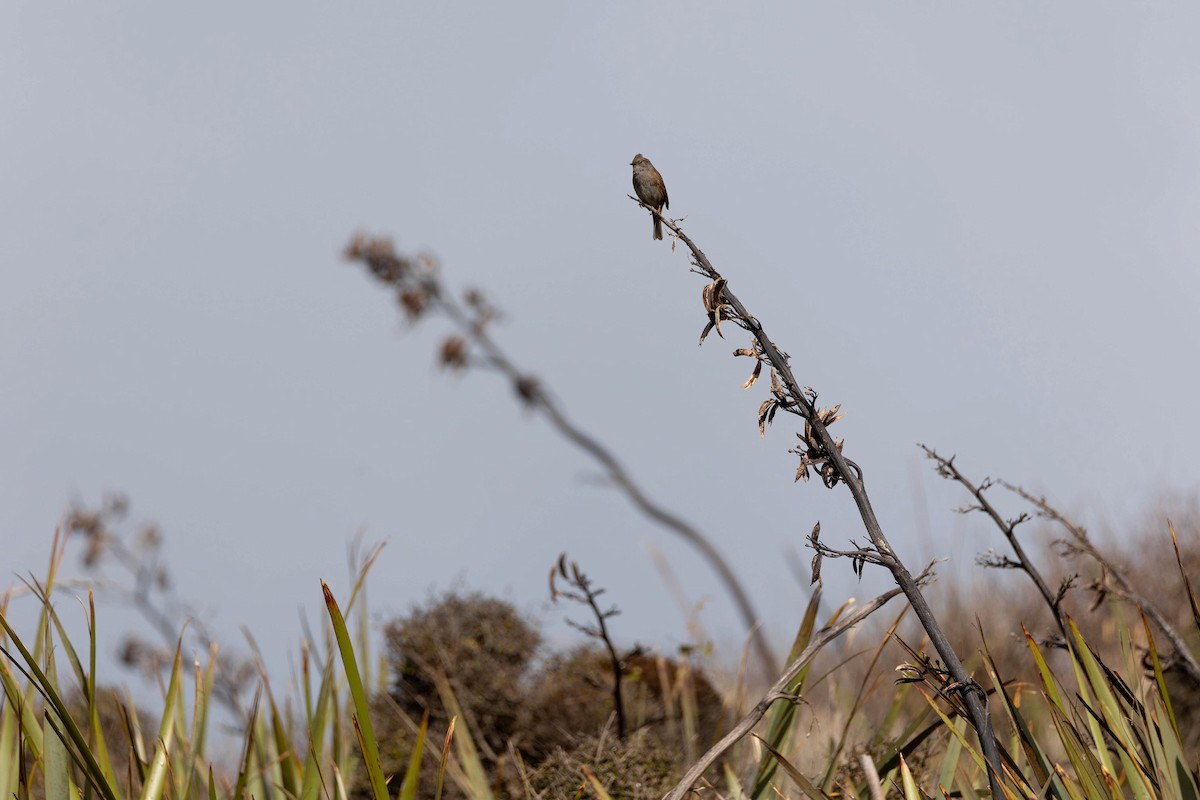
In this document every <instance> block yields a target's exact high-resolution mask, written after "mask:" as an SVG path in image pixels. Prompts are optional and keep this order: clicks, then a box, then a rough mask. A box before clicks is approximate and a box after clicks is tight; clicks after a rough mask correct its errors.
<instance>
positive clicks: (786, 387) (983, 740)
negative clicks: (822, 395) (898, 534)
mask: <svg viewBox="0 0 1200 800" xmlns="http://www.w3.org/2000/svg"><path fill="white" fill-rule="evenodd" d="M630 199H631V200H633V201H634V202H636V203H637V204H638V205H640V206H641V207H642V208H645V209H646V210H648V211H650V212H651V213H652V214H654V215H655V216H656V217H658V218H660V219H661V220H662V223H663V225H665V226H666V227H667V228H669V229H670V230H671V232H672V233H673V235H674V238H676V239H677V240H678V241H680V242H683V244H684V245H685V246H687V248H688V250H690V251H691V254H692V262H691V263H692V268H693V271H694V272H698V273H700V274H701V275H703V276H705V277H706V278H708V279H709V280H710V281H712V282H711V283H710V284H709V285H708V286H706V287H705V290H704V294H703V300H704V306H705V311H706V312H707V314H708V324H707V325H706V326H705V328H704V331H703V333H702V334H701V336H700V340H701V342H703V341H704V337H705V336H707V335H708V334H709V332H710V331H713V330H715V331H716V332H717V333H718V335H723V334H721V322H722V321H732V322H733V323H734V324H736V325H738V326H739V327H741V328H743V329H744V330H746V331H748V332H749V333H750V335H751V336H752V337H753V338H754V342H753V345H752V347H750V348H744V349H740V350H737V351H735V355H739V356H746V357H751V358H754V359H755V362H756V364H755V368H754V373H753V374H752V375H751V377H750V379H749V380H748V381H747V382H746V387H747V388H748V387H749V386H751V385H753V384H754V382H755V381H756V380H757V378H758V375H759V373H760V372H761V369H762V365H763V363H767V364H769V365H770V367H771V398H770V399H768V400H767V401H765V402H764V403H763V404H762V405H761V406H760V407H759V415H758V419H759V430H760V431H762V430H763V429H764V427H765V425H766V424H769V423H770V422H771V421H772V420H773V419H774V416H775V414H776V412H777V411H779V410H783V411H786V412H789V413H792V414H796V415H798V416H800V417H803V418H804V434H803V435H799V434H797V436H798V438H799V439H800V444H799V445H798V446H797V448H796V449H795V450H794V451H793V452H796V453H797V454H798V455H799V456H800V466H799V468H798V469H797V474H796V477H797V479H806V478H807V477H808V475H809V471H810V469H811V470H816V471H817V472H818V474H819V475H820V477H821V479H822V481H823V482H824V483H825V485H826V486H828V487H830V488H832V487H834V486H836V485H837V484H838V483H839V482H841V483H845V484H846V486H847V487H848V488H849V489H850V494H851V495H852V496H853V497H854V502H855V505H856V506H857V507H858V512H859V516H860V517H861V518H862V521H863V526H864V527H865V528H866V530H867V535H868V536H869V537H870V540H871V545H872V546H873V547H874V549H875V557H876V558H877V559H878V562H877V563H879V564H881V565H883V566H885V567H887V569H888V570H889V571H890V572H891V573H892V577H893V579H894V580H895V581H896V584H897V585H898V586H899V587H900V589H901V590H902V591H903V592H904V595H905V596H906V597H907V598H908V601H909V603H910V604H911V605H912V608H913V611H914V612H915V613H916V615H917V618H918V619H919V620H920V621H921V626H922V627H923V628H924V629H925V632H926V633H927V634H928V635H929V640H930V641H931V642H932V643H933V646H934V647H935V648H936V649H937V651H938V654H939V655H941V657H942V661H943V662H944V663H945V664H946V667H947V669H948V670H949V671H950V673H951V675H953V677H954V680H955V681H956V682H958V683H960V684H961V685H963V686H964V687H973V689H974V690H972V691H965V692H964V693H963V700H964V703H965V704H966V706H967V709H968V711H969V713H970V719H971V723H972V725H973V726H974V728H975V731H976V733H977V734H978V736H979V741H980V745H981V748H982V750H983V754H984V757H985V759H986V761H987V765H988V783H989V785H990V788H991V793H992V796H993V797H994V798H996V799H997V800H999V798H1000V797H1002V796H1003V795H1002V789H1001V787H1000V780H1001V776H1002V775H1003V771H1002V767H1001V760H1000V750H999V747H998V746H997V744H996V737H995V732H994V731H993V729H992V724H991V720H990V718H989V715H988V709H987V695H986V693H985V692H984V691H983V689H982V688H981V687H979V685H978V684H976V683H975V682H974V681H973V680H972V679H971V677H970V675H969V674H968V673H967V671H966V668H965V667H964V666H963V664H962V661H961V659H959V657H958V654H957V653H956V652H955V651H954V647H953V645H952V644H951V643H950V640H949V638H948V637H947V636H946V634H945V633H944V632H943V631H942V628H941V625H940V624H939V623H938V621H937V618H936V617H935V616H934V614H933V610H932V609H931V608H930V606H929V603H928V601H927V600H926V599H925V595H924V594H923V593H922V592H921V588H920V586H919V585H918V583H917V581H916V580H915V579H914V578H913V576H912V573H910V572H909V571H908V568H907V567H905V566H904V563H903V562H902V561H901V560H900V558H899V557H898V556H897V555H896V552H895V551H894V550H893V549H892V546H891V544H890V543H889V542H888V540H887V537H886V536H885V535H884V533H883V528H882V526H881V525H880V524H879V519H878V518H877V517H876V516H875V510H874V509H873V508H872V507H871V501H870V498H869V497H868V496H867V491H866V488H865V485H864V482H863V474H862V470H861V469H860V468H859V467H858V465H857V464H855V463H854V462H852V461H850V460H849V459H847V458H846V457H845V456H843V455H842V443H841V442H840V441H839V440H835V439H834V438H833V437H832V436H831V435H830V433H829V430H828V426H829V425H831V424H833V423H834V422H836V421H837V420H838V419H839V418H840V415H839V414H838V408H839V407H838V406H834V407H832V408H818V407H817V406H816V403H815V399H816V392H814V391H813V390H812V389H810V388H807V387H804V386H803V385H802V384H800V382H799V381H797V380H796V377H795V375H794V374H793V373H792V368H791V364H790V363H789V360H788V357H787V355H786V354H785V353H783V352H782V351H780V350H779V348H778V347H776V346H775V343H774V342H772V341H771V339H770V338H769V337H768V336H767V334H766V331H764V330H763V326H762V324H761V323H760V322H759V321H758V319H756V318H755V317H754V316H753V315H752V314H750V312H749V311H747V310H746V307H745V306H744V305H743V304H742V302H741V301H740V300H739V299H738V298H737V297H736V296H735V295H734V294H733V292H732V291H730V289H729V285H728V282H727V281H726V280H725V278H724V277H722V276H721V274H720V273H719V272H717V270H716V269H715V268H714V267H713V265H712V262H711V261H709V259H708V256H706V255H704V253H703V251H701V250H700V248H699V247H697V246H696V243H695V242H693V241H692V240H691V239H690V238H689V237H688V236H687V234H685V233H684V232H683V230H682V229H681V228H680V227H679V225H678V224H677V223H676V222H675V221H674V220H671V219H669V218H667V217H664V216H663V215H662V214H660V213H658V212H657V211H655V210H654V209H652V208H650V207H649V206H647V205H646V204H645V203H642V202H641V201H640V200H638V199H637V198H636V197H633V196H632V195H630Z"/></svg>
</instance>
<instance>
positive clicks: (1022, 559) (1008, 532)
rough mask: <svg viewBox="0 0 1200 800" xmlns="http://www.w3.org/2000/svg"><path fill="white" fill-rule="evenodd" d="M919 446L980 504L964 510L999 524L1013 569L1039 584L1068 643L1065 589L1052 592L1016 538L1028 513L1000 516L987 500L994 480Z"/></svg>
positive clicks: (1007, 563)
mask: <svg viewBox="0 0 1200 800" xmlns="http://www.w3.org/2000/svg"><path fill="white" fill-rule="evenodd" d="M918 447H920V448H921V449H922V450H924V451H925V455H926V456H927V457H928V458H929V459H930V460H932V461H933V462H934V463H935V464H937V472H938V474H939V475H941V476H942V477H944V478H947V479H948V480H952V481H955V482H957V483H959V484H961V485H962V486H963V488H965V489H966V490H967V491H968V492H970V493H971V496H972V497H974V498H975V501H976V502H977V503H978V505H975V506H971V507H969V508H967V509H965V510H969V511H981V512H983V513H984V514H986V515H987V516H988V517H989V518H990V519H991V520H992V522H994V523H995V525H996V527H997V528H999V529H1000V532H1001V533H1002V534H1004V538H1005V539H1007V540H1008V545H1009V547H1011V548H1012V551H1013V553H1014V554H1015V555H1016V557H1017V561H1016V564H1015V567H1014V568H1016V569H1020V570H1021V571H1022V572H1024V573H1025V574H1026V575H1028V576H1029V579H1030V580H1031V581H1033V585H1034V586H1036V587H1037V590H1038V593H1039V594H1040V595H1041V596H1042V599H1043V600H1045V601H1046V605H1047V606H1049V607H1050V612H1051V613H1052V614H1053V615H1054V621H1055V623H1056V624H1057V625H1058V629H1059V632H1060V633H1061V634H1062V637H1063V639H1064V640H1065V641H1068V642H1069V641H1070V636H1068V634H1067V623H1066V619H1065V614H1064V613H1063V609H1062V601H1063V598H1064V593H1063V592H1062V591H1058V592H1052V591H1050V586H1049V584H1047V583H1046V579H1045V578H1043V577H1042V573H1041V571H1040V570H1038V568H1037V567H1036V566H1035V565H1034V563H1033V560H1032V559H1030V558H1029V555H1028V554H1027V553H1026V552H1025V548H1024V547H1022V546H1021V542H1020V540H1019V539H1017V534H1016V530H1017V526H1018V525H1020V524H1021V523H1022V522H1025V521H1026V520H1028V519H1029V516H1028V515H1027V514H1021V515H1020V516H1018V517H1016V518H1015V519H1005V518H1004V517H1002V516H1001V515H1000V512H999V511H997V510H996V507H995V506H993V505H992V503H991V501H989V500H988V498H987V495H986V494H985V493H986V491H987V489H988V488H989V487H990V486H992V485H994V484H993V483H992V482H991V481H985V482H984V483H981V484H979V485H978V486H976V485H975V484H974V483H972V482H971V480H970V479H968V478H967V477H966V476H965V475H963V474H962V472H960V471H959V469H958V467H956V466H955V465H954V457H953V456H951V457H950V458H944V457H943V456H941V455H939V454H938V453H937V451H935V450H934V449H933V448H931V447H926V446H925V445H923V444H922V445H918ZM1002 483H1003V482H1002ZM1005 485H1007V484H1005ZM1000 566H1004V567H1009V566H1014V565H1013V563H1012V562H1010V561H1003V562H1000Z"/></svg>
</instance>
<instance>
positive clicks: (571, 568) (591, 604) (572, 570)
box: [550, 553, 627, 741]
mask: <svg viewBox="0 0 1200 800" xmlns="http://www.w3.org/2000/svg"><path fill="white" fill-rule="evenodd" d="M560 578H561V579H562V580H564V581H566V582H567V586H569V587H571V588H569V589H560V588H559V586H558V580H559V579H560ZM602 594H604V590H603V589H596V588H593V587H592V579H591V578H589V577H588V576H587V575H585V574H584V572H583V570H581V569H580V568H579V565H578V564H577V563H575V562H574V561H571V562H570V563H568V562H567V554H566V553H563V554H562V555H560V556H559V557H558V561H557V562H556V563H555V565H554V566H553V567H552V568H551V569H550V599H551V600H552V601H553V602H556V603H557V602H558V598H560V597H565V598H566V599H568V600H573V601H575V602H576V603H580V604H582V605H585V606H587V607H588V608H590V609H591V611H592V616H593V617H595V618H596V624H595V625H586V624H581V623H578V622H574V621H572V620H567V624H568V625H570V626H571V627H572V628H575V629H576V630H578V631H580V632H582V633H584V634H586V635H587V636H590V637H592V638H593V639H599V640H600V641H601V642H602V643H603V644H604V649H605V650H607V651H608V660H609V666H610V667H611V668H612V673H613V708H614V709H615V711H616V715H617V738H619V739H620V740H621V741H625V734H626V733H627V730H626V725H625V703H624V701H623V700H622V699H621V678H622V677H623V676H624V674H625V659H623V658H621V656H620V655H618V654H617V647H616V645H614V644H613V641H612V638H611V637H610V636H609V635H608V623H607V620H608V619H609V618H610V617H615V616H616V615H617V614H619V613H621V612H620V610H618V609H617V607H616V606H610V607H609V608H607V609H601V608H600V603H599V602H598V600H599V599H600V595H602Z"/></svg>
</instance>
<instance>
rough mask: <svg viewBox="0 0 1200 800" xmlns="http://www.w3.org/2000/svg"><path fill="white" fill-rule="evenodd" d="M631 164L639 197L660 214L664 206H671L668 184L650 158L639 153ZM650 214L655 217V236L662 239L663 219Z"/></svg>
mask: <svg viewBox="0 0 1200 800" xmlns="http://www.w3.org/2000/svg"><path fill="white" fill-rule="evenodd" d="M629 164H630V166H632V167H633V190H634V191H635V192H637V196H638V199H639V200H641V201H642V202H643V203H645V204H646V205H648V206H650V207H651V208H653V209H654V210H655V211H657V212H658V213H660V214H661V213H662V210H663V209H664V208H670V207H671V203H670V201H668V200H667V185H666V184H665V183H663V179H662V175H660V174H659V173H658V170H656V169H655V168H654V165H653V164H651V163H650V159H648V158H646V157H645V156H644V155H642V154H641V153H638V154H637V155H636V156H634V157H633V161H630V162H629ZM650 216H651V217H652V218H653V219H654V238H655V239H661V238H662V221H661V220H660V219H659V218H658V217H655V216H654V215H653V214H651V215H650Z"/></svg>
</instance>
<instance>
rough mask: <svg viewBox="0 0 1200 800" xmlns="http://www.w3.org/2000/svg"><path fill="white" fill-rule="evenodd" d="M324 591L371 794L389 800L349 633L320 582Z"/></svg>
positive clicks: (325, 587)
mask: <svg viewBox="0 0 1200 800" xmlns="http://www.w3.org/2000/svg"><path fill="white" fill-rule="evenodd" d="M321 591H322V592H323V593H324V595H325V608H326V609H327V610H328V611H329V619H330V621H331V622H332V623H333V632H334V635H335V636H336V637H337V644H338V651H339V652H340V653H341V656H342V666H343V667H344V668H345V670H346V680H347V682H348V683H349V684H350V697H351V699H353V701H354V710H355V714H354V719H355V720H356V727H357V728H358V730H359V732H360V734H361V737H360V743H361V745H362V751H363V752H362V755H363V761H364V763H365V764H366V768H367V775H368V776H369V777H370V779H371V792H372V793H373V794H374V796H375V800H389V797H388V788H387V781H385V780H384V777H383V766H382V765H381V764H380V761H379V744H378V742H377V741H376V740H375V732H374V730H373V729H372V727H371V716H370V712H369V705H368V702H367V693H366V691H365V690H364V689H363V684H362V679H361V678H360V677H359V673H358V663H357V661H356V660H355V658H354V647H353V645H351V643H350V633H349V631H347V630H346V620H345V619H344V618H343V617H342V612H341V610H340V609H339V608H338V604H337V601H336V600H334V599H333V592H331V591H330V590H329V586H328V584H326V583H325V581H321Z"/></svg>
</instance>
